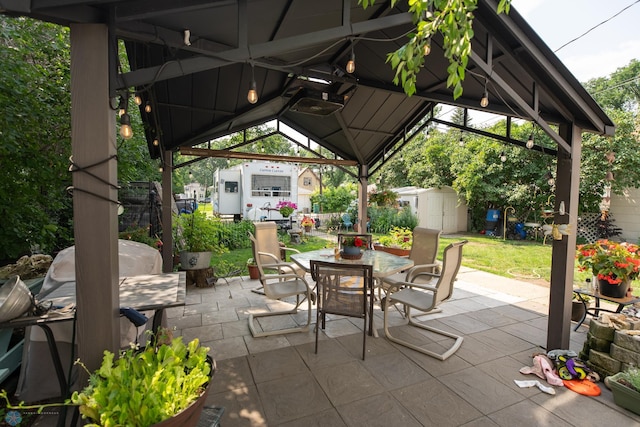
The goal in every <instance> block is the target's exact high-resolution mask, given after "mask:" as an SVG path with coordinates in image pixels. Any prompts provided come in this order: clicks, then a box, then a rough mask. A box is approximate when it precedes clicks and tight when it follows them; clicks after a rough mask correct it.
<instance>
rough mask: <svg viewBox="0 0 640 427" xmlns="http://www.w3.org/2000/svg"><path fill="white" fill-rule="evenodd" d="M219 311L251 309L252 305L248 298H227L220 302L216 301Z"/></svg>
mask: <svg viewBox="0 0 640 427" xmlns="http://www.w3.org/2000/svg"><path fill="white" fill-rule="evenodd" d="M216 304H218V308H219V309H223V308H231V307H251V303H250V302H249V299H248V298H246V297H235V298H231V299H229V298H226V299H222V300H219V301H216Z"/></svg>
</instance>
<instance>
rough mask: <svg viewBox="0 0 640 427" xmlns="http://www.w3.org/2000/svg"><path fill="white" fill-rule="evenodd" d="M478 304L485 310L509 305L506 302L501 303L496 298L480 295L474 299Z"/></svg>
mask: <svg viewBox="0 0 640 427" xmlns="http://www.w3.org/2000/svg"><path fill="white" fill-rule="evenodd" d="M473 299H474V300H475V301H476V302H477V303H479V304H481V305H482V306H483V307H484V308H493V307H499V306H501V305H507V304H508V303H507V302H505V301H501V300H499V299H496V298H491V297H490V296H486V295H478V296H476V297H474V298H473Z"/></svg>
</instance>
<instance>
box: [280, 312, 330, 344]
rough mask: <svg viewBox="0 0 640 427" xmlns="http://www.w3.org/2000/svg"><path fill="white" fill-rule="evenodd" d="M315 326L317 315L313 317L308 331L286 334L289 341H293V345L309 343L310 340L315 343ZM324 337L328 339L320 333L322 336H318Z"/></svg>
mask: <svg viewBox="0 0 640 427" xmlns="http://www.w3.org/2000/svg"><path fill="white" fill-rule="evenodd" d="M315 326H316V324H315V317H313V318H312V319H311V327H310V328H309V330H308V331H307V332H298V333H297V334H287V335H286V338H287V341H289V343H291V345H292V346H297V345H300V344H307V343H310V342H312V343H315V341H316V333H315ZM323 339H327V337H326V336H324V335H322V334H320V336H319V337H318V340H323Z"/></svg>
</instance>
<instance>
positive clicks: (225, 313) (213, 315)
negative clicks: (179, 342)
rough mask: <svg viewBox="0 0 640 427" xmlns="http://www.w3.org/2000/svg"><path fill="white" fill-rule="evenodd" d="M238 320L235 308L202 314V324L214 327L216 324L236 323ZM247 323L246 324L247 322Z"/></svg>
mask: <svg viewBox="0 0 640 427" xmlns="http://www.w3.org/2000/svg"><path fill="white" fill-rule="evenodd" d="M236 320H238V312H237V311H236V310H235V309H234V308H226V307H225V308H223V309H221V310H216V311H209V312H206V313H202V324H203V325H212V324H214V323H226V322H234V321H236ZM245 323H246V322H245Z"/></svg>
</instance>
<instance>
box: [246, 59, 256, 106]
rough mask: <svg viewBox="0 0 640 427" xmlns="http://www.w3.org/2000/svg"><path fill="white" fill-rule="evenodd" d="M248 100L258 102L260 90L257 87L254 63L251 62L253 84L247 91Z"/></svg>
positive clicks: (251, 102)
mask: <svg viewBox="0 0 640 427" xmlns="http://www.w3.org/2000/svg"><path fill="white" fill-rule="evenodd" d="M247 101H249V103H250V104H255V103H256V102H258V90H257V89H256V79H255V76H254V73H253V64H251V85H250V86H249V92H248V93H247Z"/></svg>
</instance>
